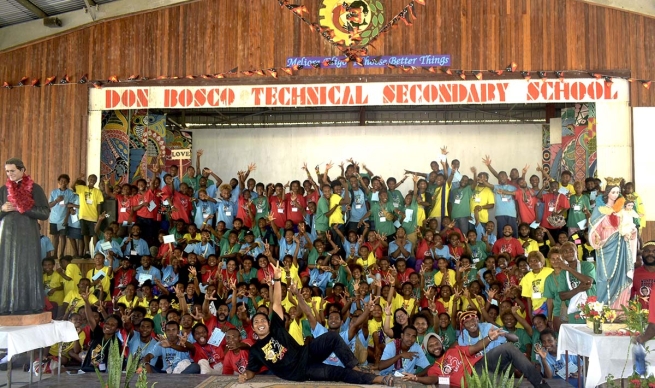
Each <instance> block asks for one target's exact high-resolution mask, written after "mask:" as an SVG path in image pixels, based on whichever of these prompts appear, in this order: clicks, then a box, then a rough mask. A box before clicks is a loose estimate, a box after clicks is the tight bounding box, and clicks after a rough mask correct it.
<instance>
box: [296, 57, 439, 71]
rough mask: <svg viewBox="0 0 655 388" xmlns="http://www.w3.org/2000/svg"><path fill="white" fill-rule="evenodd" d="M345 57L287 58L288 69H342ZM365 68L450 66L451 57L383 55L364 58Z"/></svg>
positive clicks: (345, 64) (346, 64) (345, 63)
mask: <svg viewBox="0 0 655 388" xmlns="http://www.w3.org/2000/svg"><path fill="white" fill-rule="evenodd" d="M344 58H345V57H343V56H332V57H291V58H287V67H291V66H294V65H300V66H303V67H304V68H310V67H312V65H314V67H315V66H316V65H317V64H318V65H320V66H321V67H323V68H327V69H340V68H345V67H347V66H348V63H347V62H344V61H343V59H344ZM362 59H363V62H362V64H363V65H364V66H363V67H387V65H394V66H415V67H430V66H435V67H438V66H441V67H448V66H450V55H430V54H428V55H383V56H378V57H373V56H367V57H363V58H362Z"/></svg>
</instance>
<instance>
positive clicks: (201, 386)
mask: <svg viewBox="0 0 655 388" xmlns="http://www.w3.org/2000/svg"><path fill="white" fill-rule="evenodd" d="M0 376H1V378H0V385H1V384H2V383H6V373H0ZM12 379H13V381H15V382H17V383H16V384H12V385H13V386H14V387H29V386H30V385H29V384H25V383H24V382H25V381H29V375H28V374H27V373H24V372H15V373H14V375H13V377H12ZM36 380H37V381H36V382H35V383H33V384H32V385H31V386H32V387H39V388H70V387H99V386H100V383H99V382H98V379H97V377H96V375H95V374H93V373H86V374H84V375H66V374H63V375H62V376H60V377H58V376H44V379H43V380H42V381H41V382H40V383H39V382H38V377H37V378H36ZM135 381H136V379H134V380H132V384H131V386H132V387H133V386H134V382H135ZM18 382H22V383H18ZM154 382H157V384H156V385H155V387H156V388H178V387H188V388H192V387H195V388H227V387H229V388H284V387H292V386H295V387H321V388H337V387H344V388H345V387H350V388H352V387H357V385H351V384H344V383H334V382H304V383H294V382H290V381H286V380H282V379H278V378H277V377H275V376H257V377H255V378H254V379H252V380H250V381H248V382H247V383H245V384H239V382H238V377H237V376H206V375H166V374H151V375H148V385H152V383H154ZM548 384H549V385H550V386H551V387H552V388H570V387H571V386H570V385H567V384H566V383H565V382H564V381H562V380H548ZM395 386H396V387H404V388H418V387H425V385H421V384H415V383H407V382H403V381H398V382H397V383H396V385H395ZM362 387H364V386H362ZM366 387H382V386H381V385H368V386H366ZM523 387H526V388H527V387H531V385H530V383H528V382H527V381H523V383H522V384H521V388H523Z"/></svg>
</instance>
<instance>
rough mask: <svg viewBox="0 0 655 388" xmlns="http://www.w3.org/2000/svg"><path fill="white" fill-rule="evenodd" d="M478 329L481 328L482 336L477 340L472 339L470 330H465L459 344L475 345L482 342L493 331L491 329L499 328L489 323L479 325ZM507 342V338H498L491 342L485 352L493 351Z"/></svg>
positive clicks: (461, 334) (458, 341) (460, 336)
mask: <svg viewBox="0 0 655 388" xmlns="http://www.w3.org/2000/svg"><path fill="white" fill-rule="evenodd" d="M478 327H479V328H480V334H479V335H478V336H477V337H475V338H472V337H471V335H470V334H469V332H468V330H466V329H463V330H462V332H461V333H460V335H459V338H458V339H457V343H458V344H460V345H461V346H471V345H475V344H477V343H478V342H479V341H482V339H483V338H484V337H486V336H488V335H489V330H491V328H498V327H497V326H495V325H492V324H491V323H487V322H480V323H478ZM505 342H507V339H505V337H498V338H496V339H495V340H493V341H491V342H490V343H489V345H487V347H486V348H484V350H485V351H487V352H488V351H490V350H491V349H493V348H496V347H498V346H500V345H502V344H504V343H505Z"/></svg>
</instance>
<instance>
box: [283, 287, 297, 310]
mask: <svg viewBox="0 0 655 388" xmlns="http://www.w3.org/2000/svg"><path fill="white" fill-rule="evenodd" d="M280 304H281V305H282V307H284V311H286V312H287V313H288V312H289V309H290V308H291V307H293V306H295V304H293V303H291V302H290V301H289V293H288V292H287V296H286V297H285V298H284V299H283V300H282V302H280Z"/></svg>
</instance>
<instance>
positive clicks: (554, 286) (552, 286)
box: [544, 271, 564, 317]
mask: <svg viewBox="0 0 655 388" xmlns="http://www.w3.org/2000/svg"><path fill="white" fill-rule="evenodd" d="M562 272H564V271H562ZM560 275H561V273H560ZM558 289H559V277H558V276H556V275H555V272H553V273H551V274H550V275H548V277H547V278H546V283H545V284H544V298H548V299H552V300H553V317H559V316H560V314H561V306H562V300H561V299H560V298H559V292H558V291H557V290H558Z"/></svg>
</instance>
